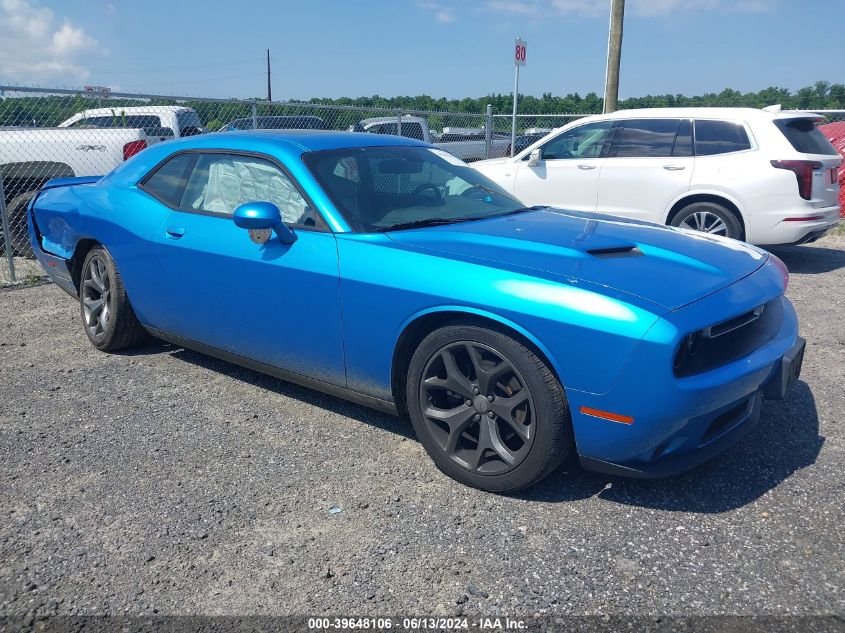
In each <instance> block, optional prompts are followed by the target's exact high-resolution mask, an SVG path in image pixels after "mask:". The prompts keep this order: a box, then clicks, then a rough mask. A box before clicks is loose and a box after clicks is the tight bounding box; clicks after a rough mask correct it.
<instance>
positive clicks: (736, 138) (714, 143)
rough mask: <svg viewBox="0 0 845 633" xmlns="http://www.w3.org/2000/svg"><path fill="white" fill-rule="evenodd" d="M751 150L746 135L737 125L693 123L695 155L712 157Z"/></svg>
mask: <svg viewBox="0 0 845 633" xmlns="http://www.w3.org/2000/svg"><path fill="white" fill-rule="evenodd" d="M748 149H751V141H749V140H748V133H747V132H746V131H745V127H743V126H742V125H741V124H739V123H733V122H731V121H709V120H700V121H696V122H695V155H696V156H713V155H715V154H728V153H730V152H742V151H744V150H748Z"/></svg>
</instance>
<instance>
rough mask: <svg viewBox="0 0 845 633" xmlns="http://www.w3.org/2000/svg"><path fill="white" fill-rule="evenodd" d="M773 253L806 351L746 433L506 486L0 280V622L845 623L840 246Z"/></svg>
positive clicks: (394, 429)
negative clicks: (706, 450) (803, 618)
mask: <svg viewBox="0 0 845 633" xmlns="http://www.w3.org/2000/svg"><path fill="white" fill-rule="evenodd" d="M776 253H777V254H778V255H779V256H780V257H781V258H782V259H783V260H784V261H785V262H786V263H787V265H788V266H789V268H790V269H791V271H792V277H791V280H790V285H789V289H788V295H789V297H790V298H791V299H792V301H793V302H794V304H795V307H796V309H797V311H798V313H799V318H800V321H801V329H802V334H803V335H804V336H805V338H806V339H807V341H808V346H807V352H806V359H805V362H804V368H803V373H802V375H801V380H800V382H799V383H798V384H797V385H796V387H795V388H794V390H793V391H792V392H791V394H790V395H789V398H788V400H786V401H785V402H767V403H766V404H765V406H764V410H763V418H762V420H761V423H760V424H759V426H758V427H757V428H756V429H755V430H754V431H753V433H752V434H751V435H750V436H749V437H747V438H746V439H745V440H744V441H743V442H742V443H741V444H739V445H738V446H736V447H735V448H734V449H732V450H730V451H729V452H728V453H726V454H724V455H722V456H720V457H718V458H716V459H714V460H713V461H711V462H709V463H708V464H706V465H705V466H703V467H701V468H699V469H697V470H695V471H693V472H691V473H688V474H686V475H684V476H680V477H675V478H672V479H667V480H657V481H641V480H626V479H622V478H616V477H607V476H603V475H597V474H592V473H589V472H586V471H583V470H581V468H580V467H579V466H578V464H577V462H576V461H574V460H570V461H569V462H567V463H566V464H565V466H564V467H563V468H562V469H561V470H560V471H559V472H557V473H556V474H554V475H553V476H552V477H550V478H549V479H548V480H546V481H544V482H543V483H541V484H540V485H539V486H537V487H535V488H533V489H531V490H530V491H528V492H527V493H524V494H522V495H519V496H515V497H505V496H496V495H492V494H487V493H483V492H479V491H476V490H473V489H470V488H466V487H463V486H461V485H459V484H457V483H456V482H454V481H452V480H450V479H448V478H447V477H445V476H444V475H442V474H441V473H440V472H439V471H437V470H436V468H435V467H434V465H433V463H432V462H431V460H430V459H429V458H428V457H427V455H426V454H425V452H424V451H423V449H422V447H421V446H420V445H419V444H418V443H417V442H416V440H415V439H414V437H413V431H412V429H411V428H410V424H409V423H407V422H404V421H402V420H400V419H398V418H393V417H390V416H387V415H383V414H380V413H377V412H374V411H371V410H368V409H365V408H363V407H359V406H357V405H353V404H349V403H346V402H344V401H341V400H337V399H335V398H332V397H329V396H325V395H322V394H320V393H317V392H314V391H310V390H308V389H304V388H300V387H297V386H293V385H290V384H287V383H284V382H281V381H278V380H276V379H273V378H270V377H267V376H263V375H260V374H258V373H255V372H252V371H249V370H245V369H241V368H238V367H236V366H233V365H230V364H227V363H224V362H221V361H217V360H214V359H211V358H208V357H206V356H203V355H201V354H198V353H195V352H191V351H186V350H183V349H180V348H177V347H172V346H169V345H164V344H159V345H156V344H153V345H150V346H148V347H145V348H143V349H140V350H136V351H132V352H130V353H124V354H116V355H109V354H104V353H101V352H98V351H96V350H95V349H94V348H93V347H91V345H90V344H89V343H88V340H87V339H86V337H85V334H84V333H83V331H82V329H81V326H80V323H79V315H78V307H77V305H76V304H75V303H74V301H73V300H72V299H71V298H70V297H68V296H67V295H65V294H64V293H62V292H61V291H60V290H59V289H58V288H57V287H56V286H54V285H51V284H42V285H38V286H34V287H29V288H23V289H7V290H3V291H0V394H2V398H0V402H1V403H2V406H0V517H2V520H0V614H5V615H11V614H25V613H32V612H35V613H44V614H55V613H59V614H123V613H128V614H138V615H149V614H154V613H159V614H208V615H213V614H227V615H235V614H312V615H320V614H331V615H349V614H359V615H362V614H409V615H431V614H440V615H449V614H462V613H465V614H486V615H505V614H513V615H523V616H527V615H532V614H640V615H641V614H664V615H672V614H687V615H688V614H725V613H727V614H767V615H784V614H842V613H845V562H843V561H845V530H843V527H845V509H844V508H845V387H843V385H845V299H843V291H845V239H844V238H842V237H832V238H826V239H825V240H823V241H820V242H819V243H817V244H815V245H810V246H803V247H791V248H784V249H779V250H777V251H776ZM280 334H282V335H293V336H295V335H296V334H295V333H280Z"/></svg>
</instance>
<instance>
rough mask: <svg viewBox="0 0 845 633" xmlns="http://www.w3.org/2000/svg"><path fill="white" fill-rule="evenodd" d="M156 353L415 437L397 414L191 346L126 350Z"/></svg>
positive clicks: (161, 345) (152, 345)
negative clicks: (302, 385) (215, 356)
mask: <svg viewBox="0 0 845 633" xmlns="http://www.w3.org/2000/svg"><path fill="white" fill-rule="evenodd" d="M156 353H166V354H169V355H170V356H171V357H172V358H175V359H177V360H180V361H183V362H186V363H191V364H192V365H196V366H197V367H202V368H203V369H208V370H210V371H214V372H217V373H219V374H225V375H226V376H228V377H230V378H233V379H235V380H239V381H241V382H244V383H247V384H250V385H254V386H256V387H260V388H261V389H266V390H268V391H272V392H273V393H277V394H279V395H281V396H285V397H286V398H293V399H295V400H299V401H301V402H305V403H307V404H310V405H313V406H316V407H320V408H322V409H325V410H326V411H330V412H331V413H335V414H337V415H342V416H344V417H347V418H351V419H353V420H357V421H358V422H361V423H364V424H369V425H370V426H375V427H377V428H379V429H382V430H384V431H389V432H391V433H395V434H396V435H400V436H402V437H406V438H409V439H415V438H416V436H415V435H414V429H413V428H412V427H411V423H410V422H408V421H406V420H403V419H401V418H398V417H396V416H393V415H388V414H386V413H382V412H380V411H376V410H375V409H370V408H368V407H364V406H362V405H358V404H355V403H354V402H349V401H347V400H343V399H342V398H337V397H335V396H331V395H328V394H325V393H323V392H321V391H317V390H315V389H309V388H308V387H301V386H299V385H297V384H294V383H292V382H287V381H285V380H282V379H280V378H275V377H273V376H269V375H267V374H262V373H261V372H258V371H254V370H252V369H247V368H246V367H241V366H240V365H235V364H233V363H229V362H226V361H224V360H220V359H217V358H214V357H213V356H207V355H206V354H202V353H200V352H195V351H193V350H190V349H186V348H183V347H178V346H176V345H171V344H169V343H165V342H159V341H155V342H151V343H150V344H149V345H147V346H146V347H142V348H136V349H133V350H129V351H127V352H125V354H126V355H145V354H156Z"/></svg>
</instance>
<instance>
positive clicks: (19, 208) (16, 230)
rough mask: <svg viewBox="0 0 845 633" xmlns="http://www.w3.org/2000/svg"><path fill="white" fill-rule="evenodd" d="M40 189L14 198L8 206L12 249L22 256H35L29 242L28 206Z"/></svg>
mask: <svg viewBox="0 0 845 633" xmlns="http://www.w3.org/2000/svg"><path fill="white" fill-rule="evenodd" d="M37 193H38V191H27V192H26V193H22V194H20V195H18V196H15V197H14V198H12V200H11V201H10V202H9V204H8V206H7V207H6V211H7V213H8V214H9V232H10V233H11V241H12V250H13V251H14V253H15V255H18V256H20V257H29V258H33V257H35V254H34V253H33V252H32V245H30V243H29V230H28V229H27V226H26V208H27V207H28V206H29V202H30V200H32V198H33V197H35V194H37Z"/></svg>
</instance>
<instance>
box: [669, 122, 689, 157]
mask: <svg viewBox="0 0 845 633" xmlns="http://www.w3.org/2000/svg"><path fill="white" fill-rule="evenodd" d="M672 156H692V121H691V120H690V119H681V124H680V125H679V126H678V136H676V137H675V147H674V148H673V149H672Z"/></svg>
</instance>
